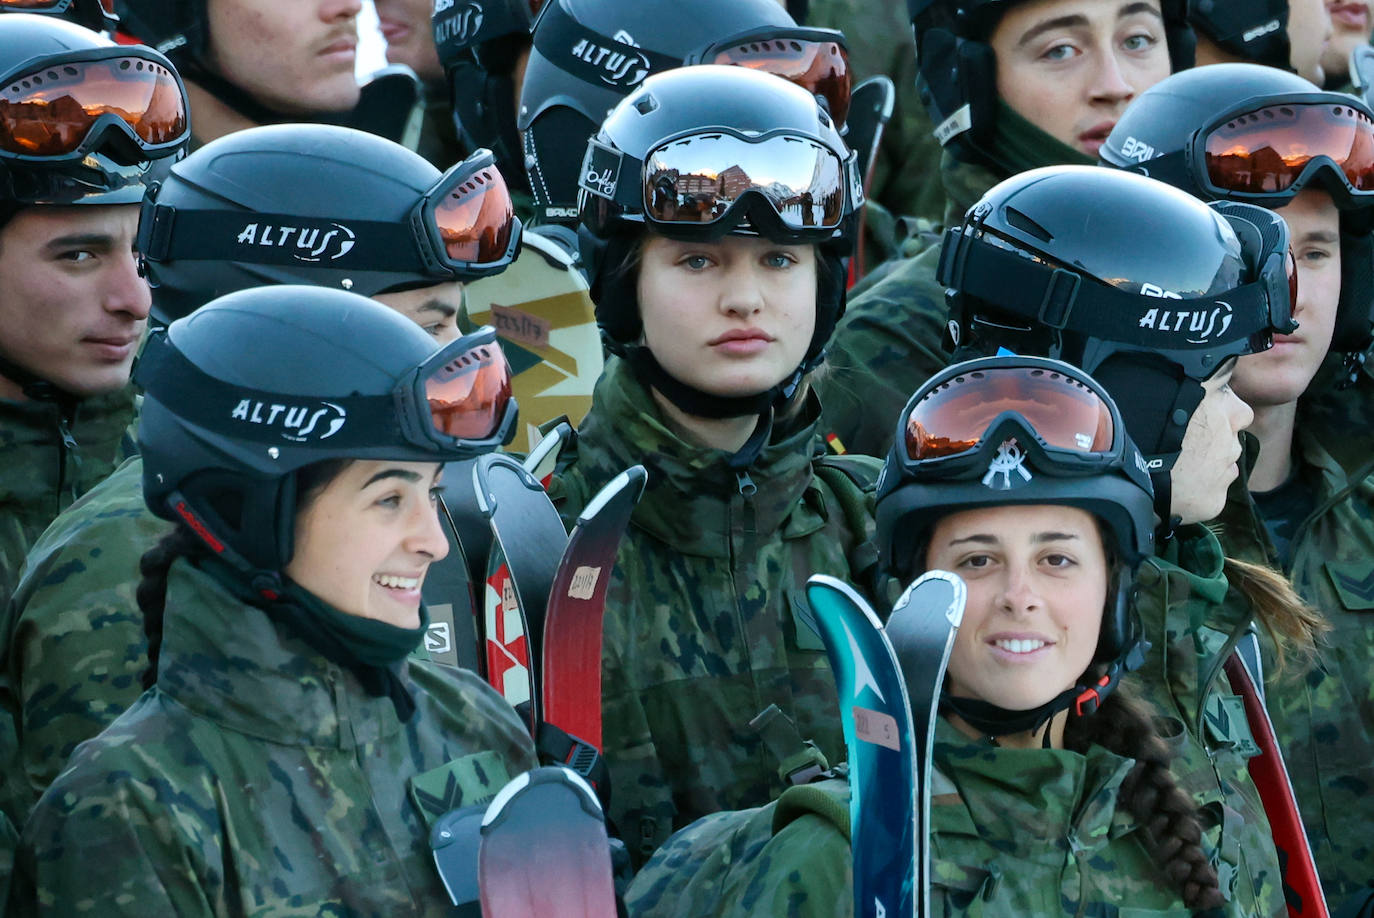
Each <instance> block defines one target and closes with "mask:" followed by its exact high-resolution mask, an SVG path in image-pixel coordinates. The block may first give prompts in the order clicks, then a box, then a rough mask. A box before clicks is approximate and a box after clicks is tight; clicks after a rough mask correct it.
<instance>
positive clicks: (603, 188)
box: [582, 141, 620, 201]
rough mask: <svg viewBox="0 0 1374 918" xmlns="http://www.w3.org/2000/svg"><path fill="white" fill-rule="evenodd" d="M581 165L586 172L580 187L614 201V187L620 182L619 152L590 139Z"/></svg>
mask: <svg viewBox="0 0 1374 918" xmlns="http://www.w3.org/2000/svg"><path fill="white" fill-rule="evenodd" d="M583 165H584V167H585V169H586V173H585V174H584V175H583V176H582V187H583V188H585V189H587V190H588V191H590V192H591V193H592V194H597V195H600V196H601V197H603V198H607V199H609V200H612V201H614V200H615V188H616V186H617V185H618V184H620V154H618V153H616V152H614V151H612V150H608V149H606V148H605V147H603V146H601V144H599V143H597V142H596V141H592V144H591V148H590V149H589V150H588V151H587V159H586V162H585V163H584V164H583Z"/></svg>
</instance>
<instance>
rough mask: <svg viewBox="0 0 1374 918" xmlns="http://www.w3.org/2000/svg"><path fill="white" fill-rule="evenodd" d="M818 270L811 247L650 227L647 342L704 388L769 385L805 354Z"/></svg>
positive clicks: (644, 272)
mask: <svg viewBox="0 0 1374 918" xmlns="http://www.w3.org/2000/svg"><path fill="white" fill-rule="evenodd" d="M816 267H817V266H816V250H815V248H814V247H813V246H810V245H780V244H778V243H776V242H770V241H769V240H767V239H763V238H758V237H752V236H725V237H723V238H721V239H720V240H718V241H716V242H679V241H677V240H674V239H668V238H665V237H663V236H658V235H654V234H650V235H649V236H648V237H647V240H646V241H645V243H644V248H643V252H642V255H641V259H640V265H639V286H638V294H639V312H640V318H641V320H642V321H643V324H644V338H643V343H644V344H645V345H647V346H648V348H649V350H650V351H651V352H652V353H653V355H654V357H655V358H656V359H657V360H658V362H659V363H660V364H661V365H662V366H663V369H665V370H666V371H667V372H668V374H669V375H670V376H672V377H673V378H674V379H676V380H678V381H679V382H683V383H686V384H687V385H689V386H692V387H694V388H696V389H700V390H701V391H703V392H708V393H710V394H712V395H721V396H743V395H757V394H758V393H760V392H766V391H767V390H769V389H771V388H772V387H773V386H776V385H777V384H778V383H780V382H782V381H783V380H784V379H786V378H787V377H788V376H789V375H790V374H791V373H792V372H793V371H794V370H796V368H797V366H798V365H799V364H800V363H801V362H802V358H803V357H805V356H806V351H807V348H808V346H809V345H810V343H811V335H812V333H813V332H814V331H815V328H816Z"/></svg>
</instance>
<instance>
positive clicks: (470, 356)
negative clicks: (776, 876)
mask: <svg viewBox="0 0 1374 918" xmlns="http://www.w3.org/2000/svg"><path fill="white" fill-rule="evenodd" d="M510 379H511V373H510V365H509V364H507V363H506V356H505V354H504V353H502V351H501V346H500V345H499V344H497V343H496V333H495V332H494V331H493V330H492V329H490V328H484V329H481V330H479V331H477V332H474V333H473V334H471V335H465V336H463V337H462V338H460V339H458V340H457V341H454V342H453V343H451V344H450V345H448V346H447V347H445V348H443V349H442V350H441V351H439V352H438V353H437V354H435V355H434V356H433V357H431V358H430V359H429V360H428V361H426V362H425V365H424V366H423V367H421V368H420V374H419V390H420V392H421V394H422V395H423V398H424V400H425V404H426V405H427V406H428V417H429V419H430V424H431V426H432V430H431V432H430V433H431V437H432V438H435V439H436V441H437V442H440V443H443V442H445V441H446V440H447V441H451V440H463V441H468V442H472V443H484V442H487V441H494V442H493V445H496V443H499V442H500V441H501V439H502V435H503V434H504V433H505V430H506V429H508V428H509V427H510V426H511V423H512V422H513V420H514V413H515V400H514V398H513V397H512V396H511V381H510Z"/></svg>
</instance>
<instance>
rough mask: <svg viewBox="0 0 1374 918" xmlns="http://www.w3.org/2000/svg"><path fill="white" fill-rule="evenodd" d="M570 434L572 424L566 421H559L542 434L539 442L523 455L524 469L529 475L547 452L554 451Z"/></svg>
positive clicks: (532, 473) (546, 456)
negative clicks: (526, 454) (527, 453)
mask: <svg viewBox="0 0 1374 918" xmlns="http://www.w3.org/2000/svg"><path fill="white" fill-rule="evenodd" d="M571 434H572V425H571V424H569V423H567V422H566V421H561V422H559V423H558V424H557V425H556V426H555V427H554V428H553V430H551V431H549V432H548V433H546V434H544V436H543V437H542V438H540V440H539V442H538V443H536V444H534V449H532V450H530V454H529V455H528V456H526V457H525V461H524V463H523V466H524V469H525V471H527V472H529V473H530V474H531V475H534V474H535V469H537V468H539V466H540V465H541V464H543V462H544V460H545V459H547V458H549V453H552V452H556V451H557V450H559V449H560V448H561V447H562V446H563V442H564V441H565V440H567V439H568V437H569V436H570V435H571Z"/></svg>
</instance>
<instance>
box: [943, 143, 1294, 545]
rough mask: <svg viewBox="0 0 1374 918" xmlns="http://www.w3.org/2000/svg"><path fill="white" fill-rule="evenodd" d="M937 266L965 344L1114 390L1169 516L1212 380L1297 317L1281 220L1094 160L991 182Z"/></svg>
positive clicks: (948, 237)
mask: <svg viewBox="0 0 1374 918" xmlns="http://www.w3.org/2000/svg"><path fill="white" fill-rule="evenodd" d="M937 275H938V279H939V281H940V283H941V284H943V285H944V286H945V287H946V288H948V289H947V292H946V297H947V299H948V301H949V305H950V336H951V338H952V339H953V341H954V343H955V344H956V346H957V347H958V348H959V350H958V351H957V352H956V356H963V357H969V356H974V355H988V354H994V353H997V352H998V350H999V349H1000V348H1006V349H1007V350H1009V351H1011V352H1013V353H1017V354H1038V355H1043V356H1048V357H1053V358H1056V359H1060V360H1065V361H1067V362H1069V363H1072V364H1074V365H1075V366H1078V367H1081V368H1082V369H1083V370H1085V371H1087V372H1088V373H1091V374H1092V375H1093V377H1094V378H1095V379H1097V381H1098V382H1100V383H1101V384H1102V385H1103V386H1104V387H1105V388H1106V390H1107V391H1108V392H1110V393H1111V394H1112V397H1113V398H1114V399H1115V400H1116V403H1117V405H1118V406H1119V407H1120V409H1121V413H1122V415H1123V416H1124V418H1125V420H1126V426H1127V429H1128V430H1129V431H1130V433H1131V438H1132V439H1133V440H1134V441H1135V442H1136V444H1137V445H1138V446H1139V447H1140V449H1141V451H1142V452H1143V453H1144V454H1145V456H1146V458H1147V461H1148V463H1149V466H1150V470H1151V473H1152V475H1153V476H1154V488H1155V499H1156V506H1157V509H1158V511H1159V516H1160V518H1161V519H1162V520H1168V519H1169V501H1170V496H1171V489H1170V486H1169V470H1170V469H1171V468H1172V467H1173V463H1174V461H1175V460H1176V459H1177V457H1178V452H1179V450H1180V448H1181V446H1182V443H1183V434H1184V431H1185V429H1186V428H1187V426H1188V422H1189V420H1190V419H1191V418H1192V414H1193V412H1194V411H1195V410H1196V409H1197V406H1198V404H1199V403H1200V402H1201V400H1202V397H1203V394H1204V390H1203V388H1202V383H1203V381H1205V380H1206V379H1208V378H1210V377H1211V376H1212V375H1213V374H1214V373H1215V372H1216V371H1217V370H1218V369H1219V368H1220V367H1222V366H1223V365H1224V364H1225V363H1226V362H1227V361H1228V360H1229V358H1231V357H1235V356H1243V355H1245V354H1251V353H1255V352H1257V351H1262V350H1266V349H1267V348H1269V347H1270V346H1271V345H1272V342H1273V335H1274V333H1275V332H1280V333H1282V332H1288V331H1292V330H1293V328H1295V327H1296V326H1295V325H1294V324H1293V322H1292V319H1291V308H1292V304H1291V296H1292V291H1291V287H1290V284H1291V282H1292V263H1291V256H1290V255H1289V252H1288V228H1287V226H1286V225H1285V224H1284V222H1283V220H1282V219H1281V218H1279V217H1278V216H1277V215H1276V214H1274V213H1273V212H1272V211H1269V210H1265V209H1264V208H1261V207H1256V206H1254V205H1249V204H1238V203H1234V202H1229V201H1227V202H1216V203H1213V204H1203V203H1202V202H1200V201H1198V200H1197V199H1196V198H1193V197H1192V196H1190V195H1187V194H1185V193H1183V192H1181V191H1179V190H1178V189H1176V188H1173V187H1171V186H1168V185H1165V184H1163V183H1161V182H1156V181H1154V180H1152V179H1148V178H1145V177H1144V176H1140V175H1135V174H1132V173H1128V172H1118V171H1115V170H1112V169H1103V168H1101V167H1096V166H1053V167H1048V168H1044V169H1033V170H1031V171H1029V172H1024V173H1021V174H1020V175H1017V176H1013V177H1012V178H1010V179H1007V180H1006V181H1004V182H1002V183H1001V184H999V185H997V186H996V187H994V188H993V189H992V190H991V191H989V192H988V193H987V194H986V195H985V196H984V197H983V199H982V200H981V201H979V202H978V203H977V204H975V205H974V206H973V207H972V208H970V209H969V212H968V214H967V215H966V216H965V218H964V223H963V225H962V226H958V227H954V228H952V229H950V230H949V231H947V232H946V234H945V239H944V247H943V250H942V251H941V254H940V264H939V267H938V271H937Z"/></svg>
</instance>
